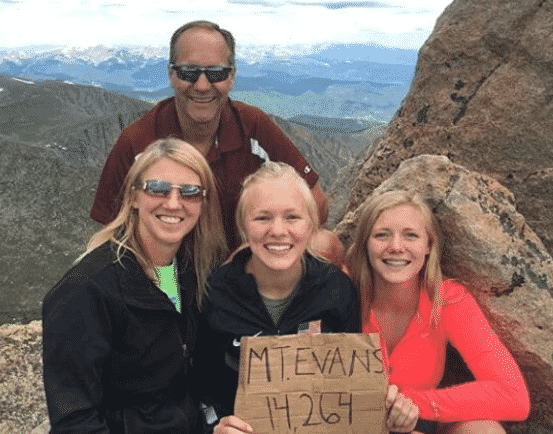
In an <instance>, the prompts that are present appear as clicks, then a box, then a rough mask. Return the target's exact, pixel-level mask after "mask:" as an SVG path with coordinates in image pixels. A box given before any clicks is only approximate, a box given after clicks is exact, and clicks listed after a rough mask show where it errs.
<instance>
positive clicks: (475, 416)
mask: <svg viewBox="0 0 553 434" xmlns="http://www.w3.org/2000/svg"><path fill="white" fill-rule="evenodd" d="M442 288H443V298H444V306H443V308H442V313H441V317H440V322H439V324H438V326H437V327H436V326H435V327H432V326H431V316H430V314H431V309H432V303H431V302H430V300H429V297H428V294H427V292H426V291H424V290H423V291H421V295H420V297H419V306H418V309H417V312H416V314H415V315H414V317H413V318H412V320H411V322H410V323H409V325H408V326H407V329H406V331H405V334H404V335H403V337H402V338H401V340H400V342H399V343H398V344H397V345H396V347H395V348H394V349H393V351H392V353H391V354H388V352H387V350H386V348H387V346H386V342H385V341H384V338H383V337H382V334H380V336H381V339H382V342H381V344H382V352H383V357H384V364H385V366H386V369H387V373H388V377H389V383H390V384H395V385H397V386H398V388H399V390H400V392H402V393H403V394H404V395H405V396H407V397H408V398H410V399H411V400H412V401H413V402H414V403H415V404H416V405H417V406H418V408H419V417H420V418H422V419H427V420H435V421H440V422H457V421H466V420H497V421H500V420H524V419H526V417H527V416H528V413H529V410H530V400H529V396H528V390H527V388H526V384H525V382H524V379H523V377H522V374H521V372H520V369H519V368H518V366H517V364H516V362H515V360H514V358H513V356H512V355H511V353H510V352H509V351H508V350H507V348H505V346H504V345H503V344H502V343H501V341H500V340H499V338H498V337H497V335H496V333H495V332H494V331H493V330H492V328H491V327H490V325H489V323H488V321H487V319H486V318H485V317H484V315H483V313H482V311H481V310H480V308H479V307H478V305H477V304H476V301H475V300H474V298H473V297H472V295H470V294H469V293H468V292H467V290H466V289H465V288H464V287H463V286H462V285H460V284H458V283H456V282H454V281H451V280H447V281H445V282H444V283H443V286H442ZM363 332H365V333H380V327H379V324H378V321H377V319H376V316H375V315H374V313H373V312H371V314H370V318H369V320H368V321H366V320H365V321H364V323H363ZM448 341H449V342H451V344H452V345H453V346H454V347H455V348H456V349H457V350H458V351H459V353H460V354H461V356H462V357H463V359H464V360H465V362H466V363H467V365H468V367H469V368H470V370H471V371H472V373H473V375H474V377H475V378H476V380H475V381H472V382H468V383H465V384H462V385H458V386H454V387H449V388H444V389H436V387H437V386H438V384H439V382H440V380H441V378H442V376H443V373H444V365H445V351H446V345H447V342H448Z"/></svg>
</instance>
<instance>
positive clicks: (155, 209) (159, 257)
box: [133, 158, 203, 265]
mask: <svg viewBox="0 0 553 434" xmlns="http://www.w3.org/2000/svg"><path fill="white" fill-rule="evenodd" d="M153 179H158V180H163V181H168V182H170V183H171V184H195V185H201V182H200V177H199V176H198V174H197V173H196V172H194V171H193V170H192V169H190V168H188V167H186V166H183V165H181V164H179V163H177V162H175V161H173V160H170V159H168V158H162V159H160V160H159V161H157V162H156V163H154V164H153V165H152V166H150V168H149V169H148V170H146V171H145V172H144V173H143V174H142V176H141V181H147V180H153ZM202 204H203V199H200V200H197V199H196V200H190V199H186V198H185V199H183V198H181V196H180V194H179V192H178V190H177V189H176V188H173V189H172V190H171V193H170V194H169V196H167V197H160V196H155V195H152V194H150V193H147V192H145V191H141V190H136V198H135V200H134V203H133V207H134V208H136V209H137V211H138V226H137V231H138V238H139V240H140V243H141V245H142V247H143V248H144V250H145V253H146V254H147V255H148V256H149V258H150V260H151V261H152V262H153V263H154V264H155V265H167V264H166V263H161V264H159V263H158V262H166V259H167V257H169V259H170V258H172V257H173V256H174V255H175V254H176V252H177V250H178V249H179V247H180V245H181V242H182V240H183V238H184V237H185V236H186V235H187V234H188V233H189V232H190V231H191V230H192V229H193V228H194V226H196V223H197V222H198V218H199V217H200V214H201V210H202Z"/></svg>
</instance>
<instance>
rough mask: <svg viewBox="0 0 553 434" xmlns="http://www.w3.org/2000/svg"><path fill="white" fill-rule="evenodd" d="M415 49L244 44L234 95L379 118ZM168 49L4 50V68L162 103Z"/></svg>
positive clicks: (297, 110)
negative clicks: (272, 46) (286, 48)
mask: <svg viewBox="0 0 553 434" xmlns="http://www.w3.org/2000/svg"><path fill="white" fill-rule="evenodd" d="M416 54H417V53H416V51H413V50H391V49H386V48H384V47H375V46H367V45H333V46H325V47H310V48H309V52H305V47H304V50H303V51H302V50H301V47H295V48H294V47H292V48H290V49H288V50H283V49H280V48H279V49H276V48H274V49H273V48H271V47H242V48H241V49H239V51H238V53H237V78H236V83H235V86H234V89H233V93H232V95H231V96H232V97H233V98H235V99H239V100H242V101H245V102H248V103H251V104H254V105H257V106H260V107H261V108H263V109H264V110H265V111H267V112H269V113H272V114H275V115H277V116H280V117H284V118H289V117H293V116H300V115H314V116H324V117H337V118H360V119H363V118H374V119H377V120H382V121H387V120H389V119H390V117H391V116H392V115H393V114H394V113H395V111H396V110H397V108H398V107H399V104H400V102H401V100H402V98H403V96H404V95H405V93H406V92H407V90H408V87H409V84H410V82H411V79H412V77H413V74H414V69H415V63H416ZM168 55H169V53H168V49H167V48H155V47H125V48H110V47H105V46H97V47H91V48H86V49H82V48H68V47H65V48H52V47H42V48H37V47H34V48H28V49H27V48H21V49H17V50H0V74H6V75H9V76H12V77H17V78H19V79H23V80H30V81H34V80H47V79H49V80H51V79H54V80H61V81H64V82H69V83H75V84H84V85H92V86H99V87H103V88H105V89H107V90H111V91H115V92H118V93H121V94H124V95H128V96H133V97H136V98H140V99H144V100H148V101H157V100H159V99H161V98H165V97H167V96H170V95H171V94H172V91H171V89H170V87H169V83H168V78H167V63H168V57H169V56H168Z"/></svg>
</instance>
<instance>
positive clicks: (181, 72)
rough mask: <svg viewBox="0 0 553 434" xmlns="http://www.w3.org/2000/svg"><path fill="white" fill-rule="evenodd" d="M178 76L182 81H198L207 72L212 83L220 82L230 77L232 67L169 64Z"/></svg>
mask: <svg viewBox="0 0 553 434" xmlns="http://www.w3.org/2000/svg"><path fill="white" fill-rule="evenodd" d="M169 67H170V68H171V69H172V70H173V71H175V74H177V77H178V78H179V79H181V80H182V81H187V82H189V83H196V81H198V78H200V75H202V73H204V74H205V76H206V78H207V80H208V81H209V82H210V83H219V82H220V81H225V80H226V79H227V78H229V75H230V73H231V72H232V68H231V67H230V66H210V67H208V68H196V67H192V66H186V65H183V66H178V65H170V66H169Z"/></svg>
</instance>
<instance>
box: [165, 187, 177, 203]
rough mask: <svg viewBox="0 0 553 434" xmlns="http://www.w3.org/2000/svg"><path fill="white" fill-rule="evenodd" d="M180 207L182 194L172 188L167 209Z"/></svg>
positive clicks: (167, 201) (167, 200)
mask: <svg viewBox="0 0 553 434" xmlns="http://www.w3.org/2000/svg"><path fill="white" fill-rule="evenodd" d="M179 206H180V193H179V192H178V190H177V188H172V189H171V192H170V193H169V196H167V198H166V199H165V207H166V208H178V207H179Z"/></svg>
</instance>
